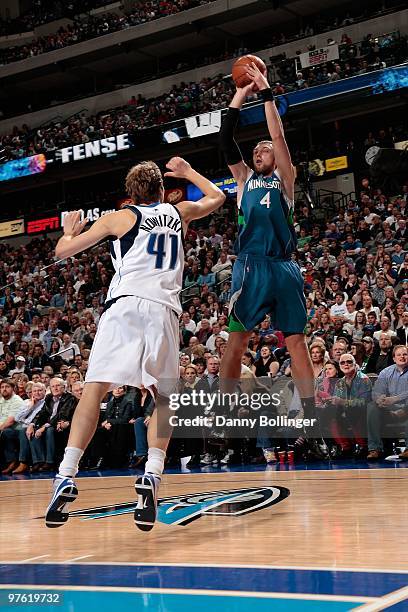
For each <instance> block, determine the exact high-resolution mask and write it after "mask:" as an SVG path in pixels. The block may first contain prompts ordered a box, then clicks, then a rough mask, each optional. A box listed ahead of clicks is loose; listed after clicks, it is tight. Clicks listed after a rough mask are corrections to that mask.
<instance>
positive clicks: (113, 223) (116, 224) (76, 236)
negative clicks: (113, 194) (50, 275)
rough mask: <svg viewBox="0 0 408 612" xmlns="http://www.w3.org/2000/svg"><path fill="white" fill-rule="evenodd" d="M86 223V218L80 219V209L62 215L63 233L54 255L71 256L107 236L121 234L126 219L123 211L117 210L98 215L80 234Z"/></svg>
mask: <svg viewBox="0 0 408 612" xmlns="http://www.w3.org/2000/svg"><path fill="white" fill-rule="evenodd" d="M87 223H88V220H87V219H84V220H83V221H81V211H74V212H70V213H68V214H67V215H66V216H65V217H64V235H63V236H61V238H60V239H59V240H58V243H57V246H56V247H55V255H56V256H57V257H58V259H65V258H66V257H72V255H76V254H77V253H80V252H81V251H85V250H86V249H89V248H90V247H92V246H94V245H95V244H97V243H98V242H100V241H101V240H103V239H104V238H107V237H108V236H111V235H114V236H118V235H121V234H123V233H124V231H126V223H128V221H127V215H126V213H125V211H121V210H119V211H117V212H114V213H110V214H109V215H106V216H104V217H100V218H99V219H98V220H97V221H96V222H95V223H94V224H93V225H92V226H91V227H90V228H89V230H87V231H86V232H84V233H83V234H82V233H81V232H82V230H83V229H84V227H85V225H86V224H87Z"/></svg>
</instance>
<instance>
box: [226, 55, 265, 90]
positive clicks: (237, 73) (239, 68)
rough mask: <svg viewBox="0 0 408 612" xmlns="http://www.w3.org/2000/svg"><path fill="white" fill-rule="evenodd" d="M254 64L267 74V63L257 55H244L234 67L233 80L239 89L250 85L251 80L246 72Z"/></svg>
mask: <svg viewBox="0 0 408 612" xmlns="http://www.w3.org/2000/svg"><path fill="white" fill-rule="evenodd" d="M252 62H254V64H256V65H257V67H258V68H259V70H260V71H261V72H262V73H263V74H266V66H265V62H264V61H263V60H261V58H260V57H258V56H257V55H243V56H242V57H240V58H238V59H237V61H236V62H234V65H233V66H232V78H233V80H234V83H235V85H236V86H237V87H245V86H246V85H249V84H250V82H251V79H250V78H249V76H248V75H247V72H246V70H247V66H250V65H251V63H252Z"/></svg>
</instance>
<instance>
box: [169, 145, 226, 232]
mask: <svg viewBox="0 0 408 612" xmlns="http://www.w3.org/2000/svg"><path fill="white" fill-rule="evenodd" d="M166 168H168V169H169V172H165V174H164V176H170V177H174V178H184V179H186V180H188V181H190V182H191V183H193V184H194V185H196V187H198V188H199V189H200V190H201V191H202V192H203V194H204V197H202V198H201V199H200V200H198V202H190V201H184V202H180V204H177V208H178V210H179V211H180V214H181V216H182V218H183V221H184V223H186V224H188V223H189V222H190V221H192V220H193V219H201V218H202V217H206V216H207V215H209V214H210V213H212V212H214V211H215V210H217V208H220V206H222V205H223V204H224V201H225V195H224V194H223V193H222V191H221V190H220V189H218V187H217V186H216V185H214V183H212V182H211V181H209V180H208V179H206V178H205V176H203V175H202V174H199V173H198V172H196V171H195V170H194V169H193V168H192V167H191V166H190V164H189V163H188V162H187V161H186V160H185V159H183V158H182V157H172V158H171V159H170V161H169V162H168V163H167V164H166Z"/></svg>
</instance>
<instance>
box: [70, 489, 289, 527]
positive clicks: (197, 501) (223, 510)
mask: <svg viewBox="0 0 408 612" xmlns="http://www.w3.org/2000/svg"><path fill="white" fill-rule="evenodd" d="M289 495H290V491H289V489H286V488H285V487H254V488H251V489H233V490H230V491H212V492H207V493H191V494H190V495H180V496H175V497H164V498H162V499H160V500H159V503H158V513H157V520H158V521H159V522H161V523H165V524H166V525H188V524H189V523H191V522H192V521H195V520H197V519H199V518H201V517H203V516H209V515H210V516H214V515H215V516H243V515H244V514H249V513H250V512H256V511H258V510H264V509H265V508H268V507H269V506H273V505H274V504H277V503H278V502H280V501H283V500H284V499H286V498H287V497H288V496H289ZM135 508H136V501H131V502H124V503H121V504H115V505H111V506H101V507H96V508H86V509H84V510H74V511H72V512H70V513H69V515H70V517H73V516H76V517H79V518H81V519H82V520H85V521H89V520H95V519H103V518H110V517H113V516H120V515H121V514H130V513H133V512H134V510H135Z"/></svg>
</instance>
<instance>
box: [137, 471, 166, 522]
mask: <svg viewBox="0 0 408 612" xmlns="http://www.w3.org/2000/svg"><path fill="white" fill-rule="evenodd" d="M160 482H161V479H160V478H159V477H158V476H155V475H154V474H143V476H139V478H138V479H137V480H136V482H135V490H136V493H137V506H136V509H135V514H134V517H135V523H136V526H137V527H139V529H141V530H142V531H150V530H151V529H153V526H154V523H155V521H156V516H157V492H158V490H159V485H160Z"/></svg>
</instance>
